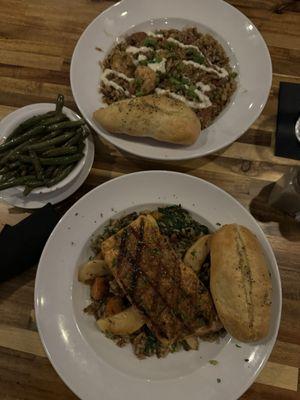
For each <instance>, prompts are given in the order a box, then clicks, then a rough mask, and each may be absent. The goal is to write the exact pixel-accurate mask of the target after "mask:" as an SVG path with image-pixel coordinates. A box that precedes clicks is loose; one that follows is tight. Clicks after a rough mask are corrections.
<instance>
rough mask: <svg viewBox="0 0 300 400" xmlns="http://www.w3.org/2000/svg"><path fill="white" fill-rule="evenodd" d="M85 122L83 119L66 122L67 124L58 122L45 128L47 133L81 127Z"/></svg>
mask: <svg viewBox="0 0 300 400" xmlns="http://www.w3.org/2000/svg"><path fill="white" fill-rule="evenodd" d="M84 123H85V122H84V120H83V119H79V120H77V121H67V122H59V123H57V124H53V125H50V126H47V131H48V132H50V131H54V130H57V129H65V128H75V127H76V126H81V125H83V124H84Z"/></svg>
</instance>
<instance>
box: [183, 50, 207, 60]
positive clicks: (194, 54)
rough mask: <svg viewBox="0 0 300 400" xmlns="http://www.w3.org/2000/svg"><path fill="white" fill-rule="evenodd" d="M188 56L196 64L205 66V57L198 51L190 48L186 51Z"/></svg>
mask: <svg viewBox="0 0 300 400" xmlns="http://www.w3.org/2000/svg"><path fill="white" fill-rule="evenodd" d="M186 55H187V57H189V59H191V60H193V61H194V62H196V63H198V64H203V63H204V60H205V58H204V57H203V55H202V54H201V53H200V52H199V51H197V50H196V49H194V48H192V47H190V48H188V49H187V50H186Z"/></svg>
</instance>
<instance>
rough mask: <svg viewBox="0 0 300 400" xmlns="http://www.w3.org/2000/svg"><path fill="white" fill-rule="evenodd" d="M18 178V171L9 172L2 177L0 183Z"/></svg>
mask: <svg viewBox="0 0 300 400" xmlns="http://www.w3.org/2000/svg"><path fill="white" fill-rule="evenodd" d="M15 176H16V171H9V172H6V173H5V174H3V175H1V179H0V182H7V181H10V180H11V179H12V178H14V177H15Z"/></svg>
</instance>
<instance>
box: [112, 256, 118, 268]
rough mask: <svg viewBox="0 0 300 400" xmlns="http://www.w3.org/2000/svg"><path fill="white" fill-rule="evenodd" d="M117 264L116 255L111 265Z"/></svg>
mask: <svg viewBox="0 0 300 400" xmlns="http://www.w3.org/2000/svg"><path fill="white" fill-rule="evenodd" d="M116 265H117V257H115V258H114V259H113V260H112V266H113V267H115V266H116Z"/></svg>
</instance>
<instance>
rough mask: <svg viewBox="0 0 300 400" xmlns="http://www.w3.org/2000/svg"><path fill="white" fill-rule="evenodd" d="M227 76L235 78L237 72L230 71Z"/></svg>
mask: <svg viewBox="0 0 300 400" xmlns="http://www.w3.org/2000/svg"><path fill="white" fill-rule="evenodd" d="M229 76H230V78H233V79H234V78H236V77H237V76H238V73H237V72H235V71H232V72H230V74H229Z"/></svg>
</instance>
